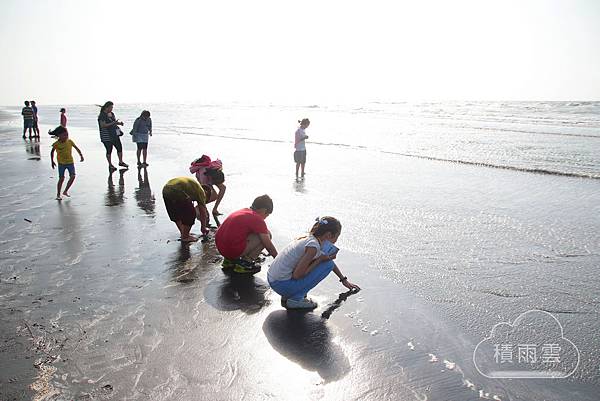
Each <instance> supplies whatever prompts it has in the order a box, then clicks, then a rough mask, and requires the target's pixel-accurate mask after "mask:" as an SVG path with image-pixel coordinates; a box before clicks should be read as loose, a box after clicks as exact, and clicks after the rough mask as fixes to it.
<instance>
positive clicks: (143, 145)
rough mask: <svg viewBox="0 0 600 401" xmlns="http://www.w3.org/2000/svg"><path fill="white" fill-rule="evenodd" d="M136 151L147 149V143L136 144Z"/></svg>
mask: <svg viewBox="0 0 600 401" xmlns="http://www.w3.org/2000/svg"><path fill="white" fill-rule="evenodd" d="M136 143H137V148H138V150H142V149H148V142H136Z"/></svg>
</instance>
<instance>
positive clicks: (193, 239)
mask: <svg viewBox="0 0 600 401" xmlns="http://www.w3.org/2000/svg"><path fill="white" fill-rule="evenodd" d="M196 241H198V238H196V237H194V236H193V235H191V234H190V235H188V236H187V237H184V238H181V242H196Z"/></svg>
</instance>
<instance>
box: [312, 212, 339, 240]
mask: <svg viewBox="0 0 600 401" xmlns="http://www.w3.org/2000/svg"><path fill="white" fill-rule="evenodd" d="M341 232H342V223H340V221H339V220H338V219H336V218H335V217H331V216H325V217H317V218H316V223H315V224H313V226H312V228H311V229H310V234H311V235H312V236H314V237H320V236H322V235H325V234H326V233H331V234H332V235H337V234H339V233H341Z"/></svg>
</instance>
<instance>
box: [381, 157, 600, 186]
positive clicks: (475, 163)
mask: <svg viewBox="0 0 600 401" xmlns="http://www.w3.org/2000/svg"><path fill="white" fill-rule="evenodd" d="M381 152H382V153H387V154H392V155H398V156H405V157H414V158H417V159H425V160H433V161H440V162H448V163H458V164H466V165H470V166H480V167H489V168H497V169H502V170H512V171H521V172H525V173H534V174H546V175H558V176H563V177H574V178H588V179H595V180H598V179H600V175H598V174H591V173H583V172H581V173H580V172H571V171H558V170H549V169H543V168H532V167H519V166H509V165H502V164H493V163H486V162H478V161H471V160H460V159H445V158H442V157H435V156H426V155H418V154H410V153H399V152H391V151H384V150H382V151H381Z"/></svg>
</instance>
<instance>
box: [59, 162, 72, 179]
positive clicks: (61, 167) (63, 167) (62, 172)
mask: <svg viewBox="0 0 600 401" xmlns="http://www.w3.org/2000/svg"><path fill="white" fill-rule="evenodd" d="M65 170H69V177H73V176H75V164H73V163H71V164H59V165H58V176H59V177H60V178H63V177H64V176H65Z"/></svg>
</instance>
